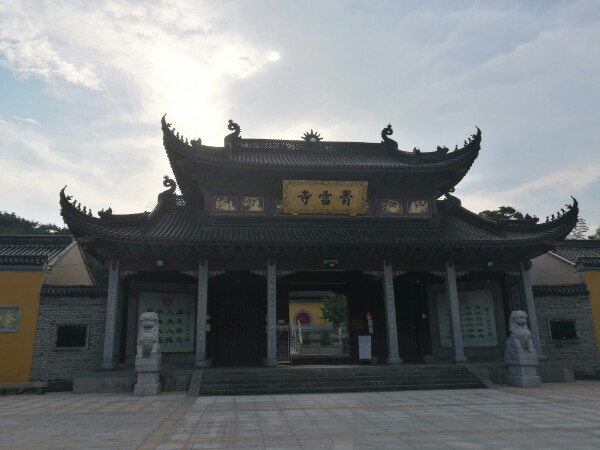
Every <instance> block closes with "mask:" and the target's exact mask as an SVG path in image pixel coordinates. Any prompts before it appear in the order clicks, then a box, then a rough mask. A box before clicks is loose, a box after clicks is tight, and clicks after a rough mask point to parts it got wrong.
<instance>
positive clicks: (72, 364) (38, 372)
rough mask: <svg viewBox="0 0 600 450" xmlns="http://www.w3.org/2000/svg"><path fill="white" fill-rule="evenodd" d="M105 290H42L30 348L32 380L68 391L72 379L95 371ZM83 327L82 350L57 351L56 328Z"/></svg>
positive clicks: (101, 338) (100, 346) (99, 354)
mask: <svg viewBox="0 0 600 450" xmlns="http://www.w3.org/2000/svg"><path fill="white" fill-rule="evenodd" d="M105 317H106V290H104V289H100V288H97V287H90V286H45V287H44V288H42V294H41V298H40V308H39V313H38V322H37V329H36V336H35V341H34V347H33V355H32V365H31V374H30V380H31V381H49V382H50V386H49V390H69V389H71V388H72V385H73V376H74V375H76V374H78V373H81V372H86V371H93V370H98V368H99V367H100V363H101V362H102V351H103V345H104V322H105ZM70 324H73V325H86V326H87V340H86V344H87V345H85V346H84V347H79V348H60V349H57V348H56V346H55V343H56V326H57V325H70Z"/></svg>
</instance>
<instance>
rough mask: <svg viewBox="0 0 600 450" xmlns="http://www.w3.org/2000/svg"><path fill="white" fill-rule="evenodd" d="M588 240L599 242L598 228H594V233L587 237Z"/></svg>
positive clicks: (599, 231)
mask: <svg viewBox="0 0 600 450" xmlns="http://www.w3.org/2000/svg"><path fill="white" fill-rule="evenodd" d="M588 239H594V240H600V227H598V228H596V232H595V233H594V234H592V235H591V236H588Z"/></svg>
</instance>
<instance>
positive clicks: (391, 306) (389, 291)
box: [383, 260, 402, 364]
mask: <svg viewBox="0 0 600 450" xmlns="http://www.w3.org/2000/svg"><path fill="white" fill-rule="evenodd" d="M383 292H384V301H385V325H386V334H387V344H388V358H387V360H386V362H387V363H388V364H400V363H401V362H402V359H400V355H399V353H398V328H397V326H396V299H395V298H394V274H393V272H392V263H391V261H388V260H384V261H383Z"/></svg>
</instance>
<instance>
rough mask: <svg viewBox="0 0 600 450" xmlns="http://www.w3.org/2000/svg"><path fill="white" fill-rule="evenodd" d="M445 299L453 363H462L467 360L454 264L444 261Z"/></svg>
mask: <svg viewBox="0 0 600 450" xmlns="http://www.w3.org/2000/svg"><path fill="white" fill-rule="evenodd" d="M446 297H447V298H448V307H449V313H450V326H451V328H452V347H453V348H454V361H455V362H464V361H466V360H467V358H466V357H465V351H464V348H463V341H462V329H461V326H460V309H459V307H458V288H457V287H456V270H455V269H454V262H453V261H450V260H446Z"/></svg>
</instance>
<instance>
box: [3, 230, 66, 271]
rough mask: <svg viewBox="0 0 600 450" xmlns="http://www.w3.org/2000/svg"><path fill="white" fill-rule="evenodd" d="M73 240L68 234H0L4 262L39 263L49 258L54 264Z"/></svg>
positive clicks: (12, 263)
mask: <svg viewBox="0 0 600 450" xmlns="http://www.w3.org/2000/svg"><path fill="white" fill-rule="evenodd" d="M73 242H74V238H73V236H67V235H48V236H46V235H39V236H38V235H35V236H0V257H1V258H2V261H6V262H3V264H11V265H16V264H18V263H17V262H16V261H23V262H21V263H20V264H26V262H27V261H29V262H27V264H32V265H37V264H43V262H44V261H46V260H47V261H48V262H49V264H50V265H52V264H54V262H55V260H56V259H57V258H58V257H59V256H60V255H61V254H62V253H63V252H64V251H65V250H67V248H68V247H69V246H70V245H72V244H73ZM9 261H10V262H9ZM40 261H41V262H40Z"/></svg>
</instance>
